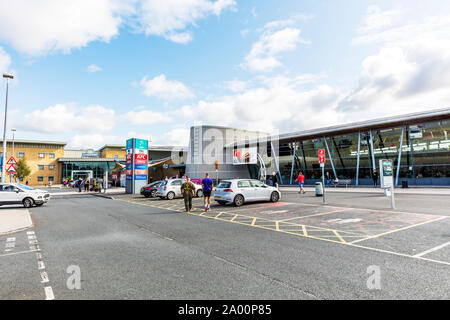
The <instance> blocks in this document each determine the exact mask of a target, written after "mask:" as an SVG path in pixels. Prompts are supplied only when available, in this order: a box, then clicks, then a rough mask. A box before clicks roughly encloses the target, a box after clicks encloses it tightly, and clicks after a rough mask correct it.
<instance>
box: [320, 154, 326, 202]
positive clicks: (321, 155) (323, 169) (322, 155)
mask: <svg viewBox="0 0 450 320" xmlns="http://www.w3.org/2000/svg"><path fill="white" fill-rule="evenodd" d="M319 163H320V167H321V168H322V199H323V203H325V149H319Z"/></svg>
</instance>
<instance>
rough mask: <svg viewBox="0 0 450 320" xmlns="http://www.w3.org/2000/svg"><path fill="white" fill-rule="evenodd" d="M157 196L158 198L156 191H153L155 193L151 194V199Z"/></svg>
mask: <svg viewBox="0 0 450 320" xmlns="http://www.w3.org/2000/svg"><path fill="white" fill-rule="evenodd" d="M155 196H156V190H153V191H152V192H151V193H150V197H152V198H154V197H155Z"/></svg>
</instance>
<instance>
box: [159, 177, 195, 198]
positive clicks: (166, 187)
mask: <svg viewBox="0 0 450 320" xmlns="http://www.w3.org/2000/svg"><path fill="white" fill-rule="evenodd" d="M185 182H186V179H169V180H166V181H163V182H162V183H161V184H160V185H159V187H158V190H157V191H156V196H157V197H160V198H161V199H168V200H172V199H174V198H180V197H183V195H182V193H181V185H182V184H183V183H185ZM194 186H195V195H196V196H197V197H201V196H203V191H202V186H201V185H198V184H195V183H194Z"/></svg>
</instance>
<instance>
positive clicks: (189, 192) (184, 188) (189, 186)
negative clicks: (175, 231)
mask: <svg viewBox="0 0 450 320" xmlns="http://www.w3.org/2000/svg"><path fill="white" fill-rule="evenodd" d="M181 193H182V194H183V199H184V207H185V208H186V212H190V211H191V210H192V198H193V197H194V193H195V185H194V184H193V183H192V182H191V178H188V179H187V181H186V182H184V183H183V184H182V185H181Z"/></svg>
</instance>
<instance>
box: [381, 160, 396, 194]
mask: <svg viewBox="0 0 450 320" xmlns="http://www.w3.org/2000/svg"><path fill="white" fill-rule="evenodd" d="M380 182H381V183H380V184H381V187H382V188H390V187H392V186H393V185H394V177H393V163H392V160H380Z"/></svg>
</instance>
